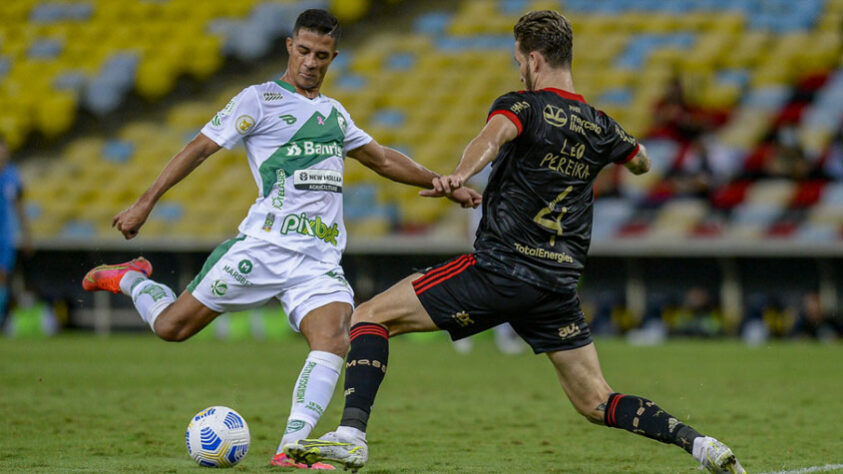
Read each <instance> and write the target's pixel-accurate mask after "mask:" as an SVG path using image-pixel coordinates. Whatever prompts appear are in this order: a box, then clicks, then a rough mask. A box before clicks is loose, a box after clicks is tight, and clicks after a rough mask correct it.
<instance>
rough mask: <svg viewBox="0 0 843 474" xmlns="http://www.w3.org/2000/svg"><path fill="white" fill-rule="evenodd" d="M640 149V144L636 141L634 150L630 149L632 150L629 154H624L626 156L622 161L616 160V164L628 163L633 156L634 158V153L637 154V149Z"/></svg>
mask: <svg viewBox="0 0 843 474" xmlns="http://www.w3.org/2000/svg"><path fill="white" fill-rule="evenodd" d="M640 149H641V145H640V144H638V143H636V144H635V149H634V150H632V151H631V152H630V153H629V155H627V156H626V158H624V159H623V160H622V161H619V162H618V164H619V165H625V164H627V163H629V162H630V161H632V159H633V158H635V155H637V154H638V150H640Z"/></svg>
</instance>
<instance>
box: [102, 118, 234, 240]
mask: <svg viewBox="0 0 843 474" xmlns="http://www.w3.org/2000/svg"><path fill="white" fill-rule="evenodd" d="M219 149H220V146H219V145H217V144H216V143H215V142H214V141H213V140H211V139H210V138H208V137H206V136H205V135H203V134H201V133H200V134H199V135H197V136H196V138H194V139H193V140H192V141H191V142H190V143H188V144H187V145H185V147H184V148H183V149H182V150H181V151H180V152H178V153H177V154H176V155H175V156H174V157H173V158H172V159H171V160H170V162H169V163H167V166H165V167H164V170H162V171H161V174H159V175H158V178H156V179H155V182H154V183H152V186H150V187H149V189H147V190H146V192H144V193H143V194H142V195H141V197H139V198H138V200H137V201H136V202H135V203H134V204H132V205H131V206H130V207H129V208H128V209H126V210H124V211H122V212H121V213H119V214H117V215H116V216H114V220H113V221H112V222H111V226H112V227H116V228H117V230H119V231H120V232H122V233H123V237H125V238H126V239H131V238H134V237H135V236H137V235H138V231H139V230H140V228H141V226H143V224H144V222H146V219H147V217H149V213H150V212H152V208H153V207H155V203H157V202H158V200H159V199H160V198H161V196H163V195H164V193H166V192H167V190H169V189H170V188H172V187H173V186H175V185H176V184H177V183H178V182H179V181H181V180H182V179H184V178H185V177H186V176H187V175H189V174H190V172H191V171H193V170H194V169H196V167H197V166H199V165H200V164H202V162H203V161H205V159H206V158H208V157H209V156H211V155H213V154H214V153H216V152H217V151H218V150H219Z"/></svg>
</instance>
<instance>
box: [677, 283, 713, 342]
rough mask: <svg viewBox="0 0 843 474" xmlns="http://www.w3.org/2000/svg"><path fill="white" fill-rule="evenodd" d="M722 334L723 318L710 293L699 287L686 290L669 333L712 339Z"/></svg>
mask: <svg viewBox="0 0 843 474" xmlns="http://www.w3.org/2000/svg"><path fill="white" fill-rule="evenodd" d="M722 332H723V318H722V315H721V314H720V310H719V309H718V308H717V306H716V305H715V303H714V299H713V297H712V295H711V293H710V292H709V291H708V290H707V289H705V288H702V287H699V286H696V287H693V288H691V289H690V290H688V292H687V293H685V298H684V300H683V303H682V305H681V306H680V307H679V308H678V310H677V311H676V314H675V316H674V318H673V321H672V324H670V333H671V334H676V335H681V336H704V337H713V336H718V335H721V334H722Z"/></svg>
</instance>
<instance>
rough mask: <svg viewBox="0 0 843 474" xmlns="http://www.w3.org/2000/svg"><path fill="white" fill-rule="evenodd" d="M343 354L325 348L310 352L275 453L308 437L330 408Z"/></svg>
mask: <svg viewBox="0 0 843 474" xmlns="http://www.w3.org/2000/svg"><path fill="white" fill-rule="evenodd" d="M342 365H343V359H342V357H340V356H338V355H336V354H332V353H330V352H324V351H310V354H308V355H307V359H305V361H304V367H302V369H301V373H299V378H298V380H296V386H295V387H294V388H293V404H292V406H291V407H290V417H289V418H287V427H286V429H285V430H284V437H283V438H281V443H280V444H279V445H278V450H277V451H276V452H278V453H280V452H281V451H283V449H284V445H285V444H289V443H295V442H296V441H298V440H300V439H304V438H306V437H307V436H308V435H309V434H310V432H311V430H313V427H314V426H316V423H317V422H318V421H319V418H320V417H321V416H322V413H324V411H325V409H326V408H327V407H328V403H329V402H330V401H331V396H332V395H333V394H334V387H336V386H337V380H339V378H340V371H341V370H342Z"/></svg>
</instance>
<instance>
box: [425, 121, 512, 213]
mask: <svg viewBox="0 0 843 474" xmlns="http://www.w3.org/2000/svg"><path fill="white" fill-rule="evenodd" d="M517 136H518V128H516V127H515V124H513V123H512V122H511V121H510V120H509V119H508V118H506V117H505V116H503V115H495V116H493V117H492V118H491V119H490V120H489V121H488V122H487V123H486V126H485V127H483V130H481V131H480V134H479V135H477V136H476V137H474V139H473V140H471V141H470V142H469V143H468V146H466V147H465V150H464V151H463V153H462V158H460V162H459V164H458V165H457V168H456V169H455V170H454V172H453V173H451V174H450V175H447V176H439V177H437V178H434V180H433V183H432V185H433V186H432V187H433V189H432V190H429V191H421V192H420V193H419V194H420V195H422V196H427V197H440V196H445V195H450V194H452V193H453V192H454V191H455V190H457V189H459V188H461V187H462V185H463V184H465V182H466V181H468V180H469V178H471V177H472V176H474V175H475V174H477V173H479V172H480V170H482V169H483V168H485V167H486V165H488V164H489V162H490V161H492V160H493V159H494V158H495V157H496V156H497V155H498V151H499V150H500V148H501V147H502V146H503V145H504V143H506V142H509V141H512V140H515V138H516V137H517Z"/></svg>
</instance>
